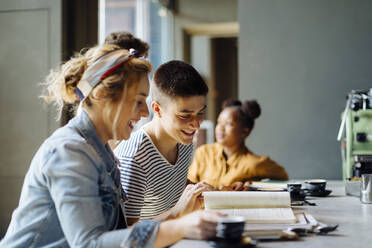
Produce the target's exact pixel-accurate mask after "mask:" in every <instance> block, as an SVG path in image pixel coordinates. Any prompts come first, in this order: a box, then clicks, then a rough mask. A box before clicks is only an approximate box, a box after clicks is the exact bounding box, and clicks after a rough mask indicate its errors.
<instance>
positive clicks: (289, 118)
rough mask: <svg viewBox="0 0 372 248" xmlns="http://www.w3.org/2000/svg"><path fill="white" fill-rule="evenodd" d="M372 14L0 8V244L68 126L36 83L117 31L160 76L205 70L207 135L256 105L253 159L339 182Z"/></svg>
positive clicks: (272, 1)
mask: <svg viewBox="0 0 372 248" xmlns="http://www.w3.org/2000/svg"><path fill="white" fill-rule="evenodd" d="M371 13H372V2H371V1H368V0H353V1H351V0H312V1H307V0H280V1H279V0H266V1H262V0H76V1H73V0H70V1H68V0H27V1H26V0H2V1H0V32H1V38H0V75H1V77H0V114H1V121H0V238H1V237H2V236H3V235H4V233H5V231H6V228H7V226H8V224H9V221H10V217H11V213H12V211H13V209H14V208H15V207H16V206H17V203H18V200H19V195H20V191H21V187H22V183H23V179H24V176H25V174H26V172H27V170H28V167H29V165H30V162H31V159H32V157H33V155H34V153H35V152H36V150H37V149H38V147H39V146H40V144H41V143H42V141H43V140H44V139H45V138H47V137H48V136H49V135H50V134H51V133H52V132H53V131H54V130H55V129H56V128H57V127H59V126H60V125H62V124H63V123H65V121H66V120H67V119H68V114H66V113H68V110H67V111H65V113H64V114H63V115H62V118H61V119H60V120H58V121H56V116H57V115H58V113H57V111H56V110H55V109H54V108H53V107H52V106H47V105H45V104H43V103H42V101H41V99H40V98H39V97H38V96H39V95H40V93H41V87H40V85H39V84H40V82H42V80H43V79H44V78H45V76H46V75H47V74H48V72H49V70H50V69H52V68H55V67H57V66H58V65H60V64H61V62H62V61H65V60H67V59H68V58H69V57H70V56H72V55H73V54H74V52H78V51H80V50H81V49H83V48H86V47H90V46H93V45H95V44H97V43H102V42H103V40H104V38H105V36H106V35H108V34H109V33H111V32H114V31H115V32H117V31H128V32H132V33H133V34H134V35H136V36H137V37H139V38H141V39H143V40H145V41H147V42H148V43H149V44H150V47H151V48H150V56H149V58H150V60H151V62H152V63H153V64H154V67H155V69H156V68H157V67H158V66H159V65H160V64H161V63H164V62H166V61H168V60H171V59H180V60H184V61H186V62H189V63H191V64H192V65H194V66H195V67H196V68H197V69H198V70H199V72H200V73H201V74H202V76H203V77H204V79H205V80H206V81H207V83H208V86H209V88H210V94H209V95H208V109H207V116H206V119H207V120H209V121H208V122H207V124H206V125H204V127H205V129H206V130H209V131H210V130H211V129H213V126H214V125H215V121H216V118H217V115H218V113H219V112H220V109H221V107H220V106H221V102H222V101H223V100H224V99H226V98H229V97H234V98H240V99H241V100H245V99H257V100H258V102H259V103H260V104H261V107H262V115H261V117H260V118H259V119H257V120H256V126H255V129H254V131H253V132H252V134H251V136H250V137H249V138H248V140H247V142H248V147H249V148H250V149H251V150H252V151H254V152H255V153H257V154H268V155H269V156H270V157H271V158H272V159H273V160H275V161H277V162H278V163H279V164H281V165H283V166H284V167H285V168H286V170H287V171H288V172H289V176H290V178H291V179H301V178H319V177H321V178H325V179H341V178H342V172H341V154H340V144H339V142H337V141H336V136H337V132H338V128H339V126H340V118H341V112H342V111H343V108H344V106H345V101H346V94H347V93H348V92H349V91H350V90H352V89H368V88H371V87H372V32H371V30H372V15H371ZM67 108H68V106H67ZM371 128H372V127H371ZM205 133H209V135H207V136H208V137H206V141H208V142H211V140H212V141H213V137H211V136H213V132H205ZM211 133H212V134H211Z"/></svg>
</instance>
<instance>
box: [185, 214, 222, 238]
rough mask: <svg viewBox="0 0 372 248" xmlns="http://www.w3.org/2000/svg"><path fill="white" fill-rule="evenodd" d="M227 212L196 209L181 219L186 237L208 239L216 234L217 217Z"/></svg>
mask: <svg viewBox="0 0 372 248" xmlns="http://www.w3.org/2000/svg"><path fill="white" fill-rule="evenodd" d="M224 216H226V214H222V213H218V212H208V211H196V212H193V213H191V214H188V215H185V216H183V217H182V218H180V219H179V223H180V224H181V225H182V227H183V236H184V238H189V239H208V238H212V237H215V236H216V226H217V222H216V219H217V218H218V217H224Z"/></svg>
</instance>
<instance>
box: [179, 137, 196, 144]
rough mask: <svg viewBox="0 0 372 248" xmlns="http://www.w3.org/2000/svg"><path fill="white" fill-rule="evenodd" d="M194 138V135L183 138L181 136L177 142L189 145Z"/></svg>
mask: <svg viewBox="0 0 372 248" xmlns="http://www.w3.org/2000/svg"><path fill="white" fill-rule="evenodd" d="M193 140H194V137H191V138H184V137H181V138H180V139H179V140H178V142H180V143H182V144H183V145H190V144H191V143H192V142H193Z"/></svg>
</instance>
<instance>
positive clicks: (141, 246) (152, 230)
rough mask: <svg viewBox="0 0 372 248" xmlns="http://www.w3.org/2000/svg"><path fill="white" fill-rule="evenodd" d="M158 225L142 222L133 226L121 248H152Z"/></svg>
mask: <svg viewBox="0 0 372 248" xmlns="http://www.w3.org/2000/svg"><path fill="white" fill-rule="evenodd" d="M158 228H159V223H158V222H156V221H152V220H142V221H140V222H138V223H137V224H135V225H134V227H133V228H132V231H131V233H130V235H129V236H128V238H127V239H126V240H124V242H123V243H122V244H121V247H133V248H147V247H152V246H153V244H154V242H155V238H156V235H157V233H158Z"/></svg>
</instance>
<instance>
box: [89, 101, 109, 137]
mask: <svg viewBox="0 0 372 248" xmlns="http://www.w3.org/2000/svg"><path fill="white" fill-rule="evenodd" d="M84 111H85V113H86V114H87V115H88V117H89V119H90V121H91V122H92V123H93V126H94V128H95V129H96V131H97V134H98V136H99V138H100V140H101V142H102V143H103V144H106V143H107V142H108V140H109V139H111V137H109V132H108V131H107V129H106V128H105V125H104V123H103V120H102V118H101V117H102V116H103V113H102V111H100V112H97V111H99V109H97V108H95V107H94V106H92V107H91V108H89V109H86V108H84Z"/></svg>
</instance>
